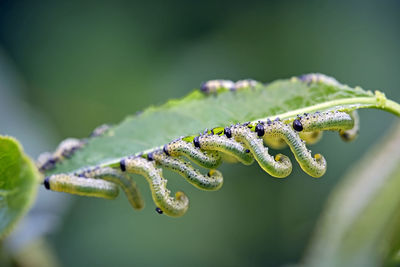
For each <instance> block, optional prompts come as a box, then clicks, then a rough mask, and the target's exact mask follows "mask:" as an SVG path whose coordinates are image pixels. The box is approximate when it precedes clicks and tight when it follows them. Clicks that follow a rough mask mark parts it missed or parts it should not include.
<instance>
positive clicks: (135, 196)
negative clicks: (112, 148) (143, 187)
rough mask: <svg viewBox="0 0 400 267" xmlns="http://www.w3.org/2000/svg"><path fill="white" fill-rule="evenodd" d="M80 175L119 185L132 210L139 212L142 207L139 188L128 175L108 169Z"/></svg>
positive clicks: (99, 169)
mask: <svg viewBox="0 0 400 267" xmlns="http://www.w3.org/2000/svg"><path fill="white" fill-rule="evenodd" d="M80 175H82V176H84V177H87V178H94V179H102V180H105V181H109V182H112V183H115V184H117V185H119V186H120V187H121V188H122V190H124V192H125V195H126V197H127V198H128V201H129V203H130V204H131V206H132V207H133V208H134V209H136V210H140V209H142V208H143V207H144V202H143V199H142V196H141V194H140V191H139V188H138V187H137V185H136V183H135V181H133V179H132V178H131V177H129V176H128V175H126V174H124V173H122V172H120V171H118V170H116V169H113V168H110V167H104V168H94V169H91V170H86V171H84V172H83V173H81V174H80Z"/></svg>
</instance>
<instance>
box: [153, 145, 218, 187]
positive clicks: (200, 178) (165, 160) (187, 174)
mask: <svg viewBox="0 0 400 267" xmlns="http://www.w3.org/2000/svg"><path fill="white" fill-rule="evenodd" d="M147 159H148V160H149V161H153V160H155V161H156V163H157V165H158V166H160V167H164V168H166V169H169V170H171V171H173V172H176V173H178V174H179V175H181V176H183V177H184V178H185V179H186V180H187V181H188V182H189V183H191V184H193V185H194V186H196V187H197V188H200V189H203V190H218V189H220V188H221V186H222V183H223V177H222V174H221V173H220V172H219V171H217V170H213V169H211V170H210V171H209V172H208V174H207V175H206V176H205V175H203V174H201V173H200V172H199V171H198V170H196V169H194V168H193V167H192V165H190V163H188V162H184V161H183V160H181V159H179V158H173V157H171V156H168V155H166V154H165V153H163V151H161V150H158V151H155V152H153V153H149V154H147Z"/></svg>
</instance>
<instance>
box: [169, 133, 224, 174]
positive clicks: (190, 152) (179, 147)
mask: <svg viewBox="0 0 400 267" xmlns="http://www.w3.org/2000/svg"><path fill="white" fill-rule="evenodd" d="M163 151H164V153H165V154H166V155H169V156H172V157H178V156H185V157H187V158H188V159H190V160H192V161H193V162H195V163H196V164H198V165H200V166H202V167H204V168H208V169H215V168H217V167H218V166H219V165H220V164H221V163H222V159H221V156H220V155H219V153H218V152H216V151H208V152H204V151H202V150H200V149H199V148H198V147H195V145H194V144H193V143H191V142H188V141H187V140H186V141H185V140H183V139H177V140H175V141H172V142H171V143H169V144H166V145H165V146H164V147H163Z"/></svg>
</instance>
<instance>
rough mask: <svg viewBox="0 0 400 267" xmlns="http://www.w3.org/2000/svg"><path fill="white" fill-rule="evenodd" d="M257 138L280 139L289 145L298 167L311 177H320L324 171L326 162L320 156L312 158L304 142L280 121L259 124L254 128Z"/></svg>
mask: <svg viewBox="0 0 400 267" xmlns="http://www.w3.org/2000/svg"><path fill="white" fill-rule="evenodd" d="M255 129H256V131H257V134H258V136H264V138H269V137H271V138H282V139H283V140H285V142H286V143H287V144H288V145H289V147H290V150H291V151H292V152H293V154H294V156H295V158H296V160H297V162H298V163H299V164H300V167H301V168H302V169H303V170H304V171H305V172H306V173H307V174H308V175H310V176H312V177H321V176H322V175H324V173H325V171H326V161H325V158H324V157H323V156H322V155H321V154H316V155H315V157H312V155H311V152H310V151H309V150H307V147H306V145H305V142H304V141H303V140H302V139H301V138H300V136H299V135H298V134H297V133H296V132H295V131H294V130H293V129H292V128H291V127H290V126H289V125H287V124H284V123H282V122H280V121H274V122H272V123H267V124H263V123H259V124H257V126H256V128H255Z"/></svg>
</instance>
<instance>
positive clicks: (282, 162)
mask: <svg viewBox="0 0 400 267" xmlns="http://www.w3.org/2000/svg"><path fill="white" fill-rule="evenodd" d="M230 132H231V134H232V137H233V138H234V139H235V140H236V141H239V142H242V143H244V146H245V147H247V148H248V149H249V150H250V152H251V153H252V154H253V156H254V158H255V159H256V161H257V162H258V164H259V165H260V167H261V168H262V169H263V170H265V171H266V172H267V173H269V174H270V175H271V176H274V177H278V178H284V177H286V176H288V175H289V174H290V173H291V171H292V163H291V162H290V160H289V158H288V157H286V156H285V155H282V154H278V155H276V156H275V158H274V157H273V156H271V155H270V154H268V148H267V147H265V146H264V143H263V140H262V139H260V138H258V137H257V133H255V132H252V131H251V130H250V129H249V128H248V127H247V126H243V125H236V126H233V127H231V128H230Z"/></svg>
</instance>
